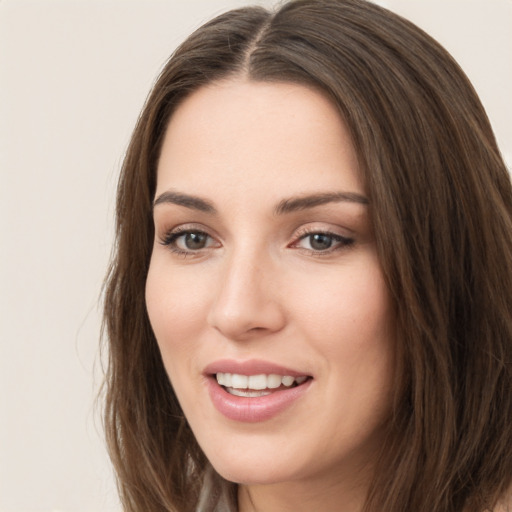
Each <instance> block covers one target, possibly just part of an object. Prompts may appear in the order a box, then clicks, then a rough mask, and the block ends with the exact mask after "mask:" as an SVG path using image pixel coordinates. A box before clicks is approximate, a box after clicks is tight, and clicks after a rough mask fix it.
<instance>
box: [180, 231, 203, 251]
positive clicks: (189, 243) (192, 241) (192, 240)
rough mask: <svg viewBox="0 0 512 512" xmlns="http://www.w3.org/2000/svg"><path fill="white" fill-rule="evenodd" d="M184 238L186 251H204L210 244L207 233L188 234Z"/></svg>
mask: <svg viewBox="0 0 512 512" xmlns="http://www.w3.org/2000/svg"><path fill="white" fill-rule="evenodd" d="M182 238H183V242H182V245H184V246H185V248H186V249H189V250H191V251H197V250H199V249H204V248H205V247H206V245H207V243H208V235H207V234H206V233H201V232H191V233H186V234H184V235H183V236H182Z"/></svg>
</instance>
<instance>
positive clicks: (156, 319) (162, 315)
mask: <svg viewBox="0 0 512 512" xmlns="http://www.w3.org/2000/svg"><path fill="white" fill-rule="evenodd" d="M207 300H208V298H207V296H206V293H205V287H203V286H199V285H198V283H197V281H196V280H195V279H192V280H190V279H189V278H188V277H187V276H186V273H182V272H172V271H169V269H168V268H166V267H165V265H162V264H161V263H160V261H159V258H155V259H153V260H152V261H151V264H150V267H149V272H148V277H147V281H146V307H147V311H148V316H149V320H150V323H151V327H152V328H153V332H154V334H155V337H156V339H157V342H158V345H159V347H160V351H161V353H162V357H163V359H164V363H165V365H166V367H167V366H168V363H169V358H168V356H169V354H170V353H172V355H173V358H172V359H173V360H174V359H175V358H180V357H181V356H182V355H185V354H186V353H189V352H190V351H191V350H192V349H193V348H194V342H197V340H198V339H199V338H200V336H199V334H200V332H201V329H202V328H203V326H204V322H201V321H200V319H201V318H203V317H204V314H205V310H206V303H207ZM167 369H168V371H169V368H167Z"/></svg>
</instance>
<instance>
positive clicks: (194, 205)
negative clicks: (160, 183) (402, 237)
mask: <svg viewBox="0 0 512 512" xmlns="http://www.w3.org/2000/svg"><path fill="white" fill-rule="evenodd" d="M340 202H349V203H356V204H362V205H368V204H369V201H368V199H367V198H366V197H365V196H363V195H361V194H356V193H354V192H320V193H317V194H309V195H305V196H298V197H290V198H288V199H283V200H282V201H279V203H278V204H277V206H276V207H275V209H274V214H275V215H284V214H286V213H291V212H296V211H300V210H307V209H309V208H314V207H316V206H321V205H324V204H328V203H340ZM165 203H171V204H176V205H178V206H184V207H185V208H190V209H191V210H198V211H201V212H204V213H209V214H212V215H215V214H217V209H216V208H215V206H213V204H212V203H211V202H210V201H208V200H206V199H203V198H201V197H197V196H191V195H189V194H184V193H181V192H175V191H172V190H168V191H166V192H163V193H162V194H160V195H159V196H158V197H157V198H156V199H155V201H154V202H153V208H154V207H155V206H157V205H159V204H165Z"/></svg>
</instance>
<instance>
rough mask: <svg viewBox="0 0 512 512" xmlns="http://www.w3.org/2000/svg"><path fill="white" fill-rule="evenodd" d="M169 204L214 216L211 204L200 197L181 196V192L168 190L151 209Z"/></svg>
mask: <svg viewBox="0 0 512 512" xmlns="http://www.w3.org/2000/svg"><path fill="white" fill-rule="evenodd" d="M164 203H171V204H177V205H178V206H184V207H185V208H190V209H191V210H199V211H201V212H204V213H210V214H216V213H217V210H216V209H215V206H213V204H212V203H211V202H210V201H208V200H206V199H203V198H201V197H197V196H191V195H188V194H182V193H181V192H175V191H173V190H168V191H166V192H163V193H162V194H160V195H159V196H158V197H157V198H156V199H155V200H154V202H153V208H154V207H155V206H157V205H159V204H164Z"/></svg>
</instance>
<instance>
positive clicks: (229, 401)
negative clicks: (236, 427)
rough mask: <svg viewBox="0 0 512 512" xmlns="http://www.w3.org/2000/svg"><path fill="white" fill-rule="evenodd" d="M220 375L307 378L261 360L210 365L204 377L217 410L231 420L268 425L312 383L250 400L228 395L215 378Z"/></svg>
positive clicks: (308, 382) (230, 361)
mask: <svg viewBox="0 0 512 512" xmlns="http://www.w3.org/2000/svg"><path fill="white" fill-rule="evenodd" d="M218 372H222V373H238V374H240V375H258V374H262V373H263V374H267V375H268V374H271V373H273V374H277V375H291V376H292V377H300V376H302V375H305V374H304V373H300V372H297V371H294V370H291V369H289V368H284V367H282V366H279V365H276V364H273V363H269V362H266V361H259V360H250V361H244V362H239V361H233V360H223V361H216V362H214V363H212V364H210V365H208V366H207V367H206V368H205V371H204V374H205V376H206V377H207V379H206V380H207V385H208V392H209V395H210V399H211V401H212V403H213V405H214V406H215V408H216V409H217V410H218V411H219V412H220V413H221V414H223V415H224V416H225V417H226V418H228V419H230V420H233V421H240V422H247V423H256V422H260V421H266V420H269V419H271V418H273V417H274V416H277V415H278V414H280V413H282V412H283V411H284V410H285V409H287V408H288V407H290V406H292V405H293V404H294V403H295V402H296V401H297V400H299V399H300V398H301V397H302V396H304V394H305V393H306V392H307V390H308V389H309V386H310V384H311V382H312V380H313V379H308V380H306V381H305V382H304V383H303V384H300V385H299V386H296V387H293V388H289V389H280V390H278V391H274V392H272V393H271V394H269V395H265V396H259V397H253V398H249V397H242V396H235V395H231V394H230V393H228V392H227V391H226V390H225V389H224V388H223V387H222V386H220V385H219V384H218V383H217V380H216V378H215V374H216V373H218Z"/></svg>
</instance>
